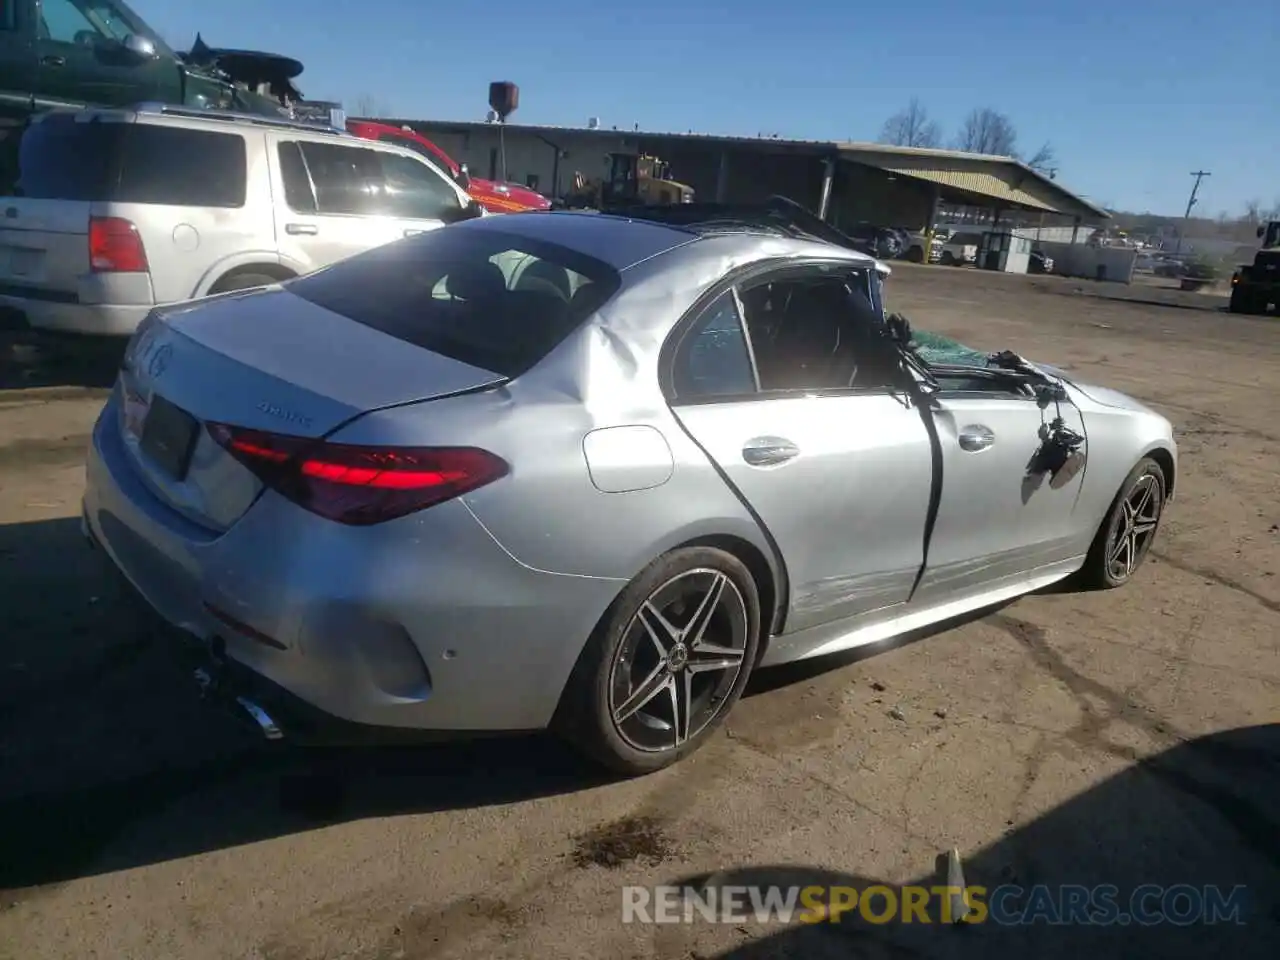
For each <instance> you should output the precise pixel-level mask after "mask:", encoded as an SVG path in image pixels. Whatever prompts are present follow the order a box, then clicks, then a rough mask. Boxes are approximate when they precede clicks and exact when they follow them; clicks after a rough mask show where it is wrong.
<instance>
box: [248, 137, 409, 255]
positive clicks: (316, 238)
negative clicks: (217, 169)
mask: <svg viewBox="0 0 1280 960" xmlns="http://www.w3.org/2000/svg"><path fill="white" fill-rule="evenodd" d="M268 142H269V143H271V144H273V145H272V147H271V149H269V150H268V154H269V155H270V157H271V163H272V166H273V175H272V181H273V184H274V186H275V192H276V202H275V203H274V204H273V206H274V208H275V215H274V216H275V225H276V244H277V246H278V247H279V250H280V258H281V261H282V262H283V263H285V264H287V265H288V266H290V267H291V268H292V269H294V270H296V271H297V272H298V273H310V272H311V271H313V270H318V269H320V268H321V267H326V266H328V265H329V264H331V263H336V262H337V261H339V260H345V259H346V258H347V257H350V256H353V255H354V254H357V253H361V252H363V251H365V250H369V249H371V248H373V247H377V246H381V245H382V244H384V243H390V242H391V241H392V240H397V239H399V238H400V237H402V236H403V235H404V230H405V228H404V227H403V226H402V225H401V224H400V223H398V222H397V221H396V219H395V218H394V217H391V216H388V215H386V214H384V213H383V212H382V211H381V209H380V207H379V203H380V199H381V196H382V194H383V179H382V165H381V163H380V162H379V159H378V154H377V152H376V151H375V150H373V149H371V148H368V147H360V146H352V145H350V144H348V143H339V142H317V141H312V140H299V139H293V138H291V137H289V136H287V135H283V134H269V135H268Z"/></svg>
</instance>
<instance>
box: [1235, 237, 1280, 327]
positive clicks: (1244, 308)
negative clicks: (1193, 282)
mask: <svg viewBox="0 0 1280 960" xmlns="http://www.w3.org/2000/svg"><path fill="white" fill-rule="evenodd" d="M1258 236H1259V237H1261V238H1262V249H1260V250H1259V251H1258V252H1257V253H1255V254H1254V256H1253V263H1247V264H1244V265H1243V266H1240V267H1237V268H1236V272H1235V273H1234V274H1233V275H1232V277H1231V307H1230V309H1231V312H1232V313H1266V312H1267V308H1268V307H1270V306H1271V305H1272V304H1275V305H1276V306H1278V307H1280V220H1272V221H1271V222H1270V223H1268V224H1267V225H1266V226H1262V227H1259V228H1258Z"/></svg>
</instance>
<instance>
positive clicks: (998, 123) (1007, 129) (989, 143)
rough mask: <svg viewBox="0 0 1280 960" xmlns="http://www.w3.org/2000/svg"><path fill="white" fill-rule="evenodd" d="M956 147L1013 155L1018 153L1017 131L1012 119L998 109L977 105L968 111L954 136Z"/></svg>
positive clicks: (970, 150)
mask: <svg viewBox="0 0 1280 960" xmlns="http://www.w3.org/2000/svg"><path fill="white" fill-rule="evenodd" d="M956 149H958V150H964V151H967V152H968V153H986V154H991V155H993V156H999V157H1013V156H1017V153H1018V131H1017V130H1016V129H1014V126H1013V121H1012V120H1010V119H1009V118H1008V117H1007V116H1005V115H1004V114H1003V113H1001V112H1000V111H998V110H993V109H991V108H990V107H977V108H975V109H973V110H971V111H970V112H969V115H968V116H967V117H965V118H964V123H963V124H961V126H960V135H959V136H958V137H956Z"/></svg>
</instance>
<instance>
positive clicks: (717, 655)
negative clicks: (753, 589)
mask: <svg viewBox="0 0 1280 960" xmlns="http://www.w3.org/2000/svg"><path fill="white" fill-rule="evenodd" d="M748 624H749V617H748V614H747V605H746V601H745V600H744V599H743V596H742V593H741V591H740V590H739V589H738V587H737V585H736V584H735V583H734V582H733V580H732V578H730V577H729V576H728V575H727V574H725V573H724V572H723V571H720V570H716V569H712V568H709V567H699V568H695V569H692V570H686V571H684V572H682V573H680V574H678V575H677V576H675V577H672V578H671V579H670V580H668V581H666V582H665V583H663V584H662V585H661V586H659V587H658V588H657V589H656V590H654V591H653V592H652V593H651V594H650V595H649V597H648V598H647V599H646V600H645V601H644V603H642V604H641V605H640V608H639V609H638V610H637V611H636V613H635V615H634V616H633V617H632V618H631V620H630V622H629V623H628V624H627V627H626V629H625V630H624V631H623V635H622V641H621V643H619V644H618V648H617V654H616V656H615V659H614V662H613V667H612V669H611V670H610V675H609V703H608V706H609V715H610V718H611V719H612V721H613V725H614V727H615V728H616V729H617V731H618V735H619V736H620V737H621V738H622V739H623V740H624V741H625V742H626V743H627V744H628V745H629V746H631V747H632V748H634V749H636V750H642V751H646V752H661V751H664V750H673V749H675V748H677V747H679V746H681V745H682V744H684V743H685V742H687V741H688V740H691V739H693V738H694V737H696V736H697V735H698V734H699V733H701V732H702V731H703V730H705V729H706V728H707V726H708V725H709V724H711V723H712V722H713V721H714V720H715V719H716V717H717V716H719V714H720V712H721V710H722V709H723V708H724V705H725V704H726V703H727V702H729V700H730V696H731V694H732V692H733V690H734V687H735V685H736V683H737V681H738V678H739V677H740V676H741V674H742V671H743V670H744V669H745V668H746V667H747V666H748V664H747V663H746V650H747V640H748V637H747V630H748Z"/></svg>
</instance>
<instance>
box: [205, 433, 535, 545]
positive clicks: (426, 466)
mask: <svg viewBox="0 0 1280 960" xmlns="http://www.w3.org/2000/svg"><path fill="white" fill-rule="evenodd" d="M208 427H209V433H210V435H211V436H212V437H213V439H214V440H216V441H217V442H218V444H219V445H220V446H222V448H223V449H225V450H226V451H227V452H228V453H230V454H231V455H232V456H233V457H235V458H236V459H237V460H238V461H240V462H241V463H242V464H244V465H245V466H246V467H248V468H249V469H250V470H251V471H253V473H254V474H255V475H256V476H257V477H258V479H259V480H261V481H262V482H263V483H264V484H265V485H266V486H268V487H270V488H271V489H272V490H275V491H276V492H277V493H279V494H281V495H282V496H284V497H287V498H288V499H289V500H292V501H293V502H294V503H296V504H297V505H298V506H300V507H302V508H304V509H306V510H310V511H311V512H312V513H315V514H318V515H319V516H322V517H325V518H326V519H328V520H334V521H336V522H338V523H345V524H350V525H352V526H368V525H370V524H374V523H382V522H384V521H386V520H394V519H395V518H396V517H403V516H405V515H407V514H410V513H416V512H417V511H419V510H425V509H426V508H427V507H433V506H435V505H436V504H438V503H444V502H445V501H446V500H452V499H453V498H454V497H459V496H461V495H462V494H464V493H470V492H471V491H472V490H476V489H479V488H480V487H483V486H485V485H486V484H489V483H492V482H493V481H495V480H498V479H500V478H502V477H504V476H506V475H507V474H508V473H509V472H510V470H511V468H510V466H508V464H507V462H506V461H505V460H503V459H502V458H501V457H498V456H495V455H494V454H492V453H489V452H488V451H486V450H480V449H478V448H476V447H367V446H356V445H353V444H343V443H327V442H325V441H323V440H313V439H309V438H307V437H294V436H286V435H283V434H278V433H267V432H266V431H262V430H249V429H245V428H242V427H232V426H228V425H227V424H221V423H211V424H209V425H208Z"/></svg>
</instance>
